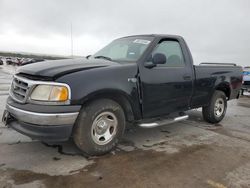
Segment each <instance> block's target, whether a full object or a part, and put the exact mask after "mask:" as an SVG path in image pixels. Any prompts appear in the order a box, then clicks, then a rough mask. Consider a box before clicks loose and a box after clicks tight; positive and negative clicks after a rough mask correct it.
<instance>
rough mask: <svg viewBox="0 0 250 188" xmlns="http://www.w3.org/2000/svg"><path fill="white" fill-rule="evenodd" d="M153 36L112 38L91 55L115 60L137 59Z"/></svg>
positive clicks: (131, 60)
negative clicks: (111, 40) (112, 39)
mask: <svg viewBox="0 0 250 188" xmlns="http://www.w3.org/2000/svg"><path fill="white" fill-rule="evenodd" d="M152 40H153V37H139V36H138V37H136V36H134V37H126V38H120V39H117V40H114V41H113V42H111V43H110V44H108V45H107V46H105V47H104V48H103V49H101V50H100V51H98V52H97V53H95V54H94V55H93V57H94V58H103V59H107V60H113V61H117V62H120V61H121V62H122V61H128V62H134V61H137V60H138V59H139V58H140V57H141V55H142V54H143V52H144V51H145V50H146V48H147V47H148V45H149V44H150V42H151V41H152Z"/></svg>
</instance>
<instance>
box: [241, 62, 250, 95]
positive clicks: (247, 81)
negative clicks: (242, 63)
mask: <svg viewBox="0 0 250 188" xmlns="http://www.w3.org/2000/svg"><path fill="white" fill-rule="evenodd" d="M244 91H250V67H244V69H243V82H242V88H241V94H242V95H243V94H244Z"/></svg>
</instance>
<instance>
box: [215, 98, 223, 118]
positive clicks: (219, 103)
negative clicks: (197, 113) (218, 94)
mask: <svg viewBox="0 0 250 188" xmlns="http://www.w3.org/2000/svg"><path fill="white" fill-rule="evenodd" d="M224 110H225V102H224V100H223V99H222V98H219V99H217V100H216V101H215V105H214V114H215V116H216V117H220V116H221V115H222V114H223V113H224Z"/></svg>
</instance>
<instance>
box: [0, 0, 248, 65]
mask: <svg viewBox="0 0 250 188" xmlns="http://www.w3.org/2000/svg"><path fill="white" fill-rule="evenodd" d="M249 18H250V1H249V0H237V1H236V0H154V1H149V0H126V1H119V0H99V1H97V0H0V51H16V52H31V53H41V54H54V55H71V24H72V36H73V53H74V55H79V56H86V55H89V54H93V53H95V52H96V51H97V50H99V49H100V48H102V47H103V46H104V45H106V44H107V43H109V42H111V41H112V40H114V39H115V38H118V37H122V36H127V35H135V34H176V35H181V36H183V37H184V38H185V40H186V42H187V43H188V45H189V47H190V50H191V52H192V54H193V58H194V62H195V64H199V63H200V62H225V63H231V62H232V63H237V64H239V65H242V66H250V19H249Z"/></svg>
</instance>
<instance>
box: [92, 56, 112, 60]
mask: <svg viewBox="0 0 250 188" xmlns="http://www.w3.org/2000/svg"><path fill="white" fill-rule="evenodd" d="M95 59H106V60H109V61H113V60H112V59H111V58H110V57H106V56H103V55H98V56H95Z"/></svg>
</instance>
